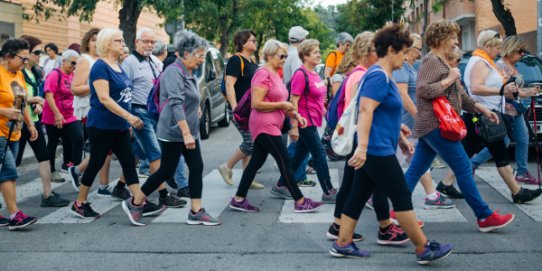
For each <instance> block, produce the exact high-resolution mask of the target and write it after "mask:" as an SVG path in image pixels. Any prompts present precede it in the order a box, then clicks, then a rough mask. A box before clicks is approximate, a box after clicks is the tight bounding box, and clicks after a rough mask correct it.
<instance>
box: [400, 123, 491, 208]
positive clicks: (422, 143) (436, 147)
mask: <svg viewBox="0 0 542 271" xmlns="http://www.w3.org/2000/svg"><path fill="white" fill-rule="evenodd" d="M437 154H438V155H439V156H440V157H441V158H442V159H443V160H444V161H445V162H446V164H448V165H449V166H450V168H451V169H452V170H453V171H454V173H455V175H456V176H457V185H458V186H459V189H460V190H461V192H462V193H463V196H465V200H466V201H467V203H468V204H469V206H470V207H471V209H472V210H473V211H474V214H475V215H476V217H477V218H478V219H484V218H486V217H488V216H490V215H491V214H492V213H493V212H492V211H491V210H490V209H489V207H488V206H487V204H486V203H485V202H484V200H483V199H482V196H481V195H480V192H479V191H478V187H476V184H475V183H474V178H473V177H472V167H471V163H470V160H469V157H468V156H467V153H466V152H465V149H464V148H463V145H462V144H461V141H450V140H447V139H444V138H442V137H441V136H440V130H439V129H435V130H433V131H432V132H430V133H428V134H426V135H425V136H423V137H421V138H420V139H419V141H418V145H417V146H416V151H415V152H414V157H413V158H412V162H411V164H410V167H409V168H408V170H407V172H406V174H405V177H406V181H407V185H408V187H409V189H410V191H413V190H414V187H416V184H417V183H418V181H419V180H420V177H421V176H422V175H423V174H424V173H425V172H427V170H428V169H429V168H430V167H431V163H432V162H433V159H435V157H436V156H437Z"/></svg>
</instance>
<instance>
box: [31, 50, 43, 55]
mask: <svg viewBox="0 0 542 271" xmlns="http://www.w3.org/2000/svg"><path fill="white" fill-rule="evenodd" d="M32 53H33V54H35V55H37V56H39V55H41V54H42V53H43V51H42V50H36V51H34V52H32Z"/></svg>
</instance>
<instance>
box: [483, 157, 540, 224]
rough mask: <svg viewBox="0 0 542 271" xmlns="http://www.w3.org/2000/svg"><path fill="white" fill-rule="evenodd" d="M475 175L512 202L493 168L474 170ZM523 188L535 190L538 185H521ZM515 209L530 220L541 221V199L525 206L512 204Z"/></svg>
mask: <svg viewBox="0 0 542 271" xmlns="http://www.w3.org/2000/svg"><path fill="white" fill-rule="evenodd" d="M476 175H478V177H480V178H481V179H482V180H484V181H485V182H486V183H488V184H489V185H490V186H491V187H493V188H494V189H495V190H497V192H499V194H501V195H502V196H503V197H504V198H506V200H508V201H509V202H512V203H513V201H512V196H511V195H510V189H508V186H507V185H506V184H505V183H504V180H503V179H502V177H501V176H500V175H499V172H498V171H497V170H496V169H495V167H479V168H477V169H476ZM521 186H522V187H524V188H529V189H537V188H538V185H525V184H522V185H521ZM514 206H515V207H517V208H518V209H520V210H521V211H523V212H524V213H525V214H526V215H528V216H529V217H530V218H532V219H533V220H534V221H537V222H541V221H542V197H538V198H537V199H535V200H533V201H530V202H528V203H525V204H514Z"/></svg>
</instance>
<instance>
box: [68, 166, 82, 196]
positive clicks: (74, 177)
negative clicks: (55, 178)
mask: <svg viewBox="0 0 542 271" xmlns="http://www.w3.org/2000/svg"><path fill="white" fill-rule="evenodd" d="M68 172H69V173H70V177H71V178H70V179H71V184H72V186H73V189H75V191H77V192H79V186H81V180H80V178H81V176H79V175H78V174H77V173H75V167H69V168H68Z"/></svg>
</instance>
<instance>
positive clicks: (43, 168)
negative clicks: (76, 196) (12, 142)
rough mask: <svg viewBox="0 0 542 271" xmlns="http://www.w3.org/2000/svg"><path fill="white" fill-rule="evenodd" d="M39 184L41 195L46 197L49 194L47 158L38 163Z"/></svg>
mask: <svg viewBox="0 0 542 271" xmlns="http://www.w3.org/2000/svg"><path fill="white" fill-rule="evenodd" d="M38 167H39V174H40V178H41V184H42V186H43V197H44V198H47V197H49V195H50V194H51V164H50V163H49V160H47V161H43V162H40V163H39V164H38Z"/></svg>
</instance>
